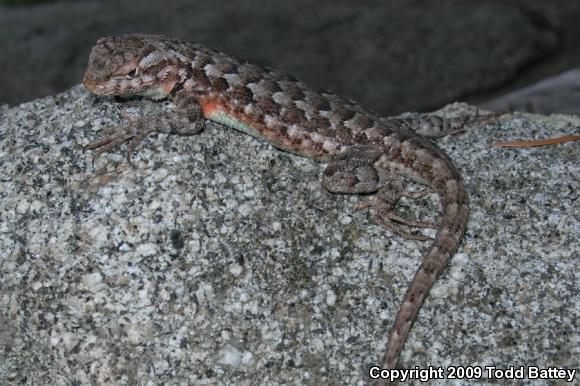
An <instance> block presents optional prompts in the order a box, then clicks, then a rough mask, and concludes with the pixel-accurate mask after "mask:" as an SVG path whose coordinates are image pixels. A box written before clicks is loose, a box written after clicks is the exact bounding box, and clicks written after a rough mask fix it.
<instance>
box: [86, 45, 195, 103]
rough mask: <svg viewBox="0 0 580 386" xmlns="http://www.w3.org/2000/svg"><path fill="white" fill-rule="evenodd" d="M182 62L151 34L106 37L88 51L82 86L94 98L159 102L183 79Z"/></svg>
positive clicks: (179, 57)
mask: <svg viewBox="0 0 580 386" xmlns="http://www.w3.org/2000/svg"><path fill="white" fill-rule="evenodd" d="M183 60H184V58H183V55H181V54H180V53H179V52H176V51H174V50H171V49H168V48H167V47H164V46H163V42H162V41H160V39H159V38H156V37H155V36H154V35H144V34H130V35H120V36H115V37H105V38H101V39H99V40H98V41H97V43H96V44H95V46H94V47H93V49H92V50H91V54H90V56H89V63H88V66H87V70H86V71H85V75H84V78H83V84H84V86H85V87H86V88H87V89H88V90H89V91H91V92H92V93H94V94H97V95H108V96H111V95H118V96H132V95H141V96H146V97H149V98H152V99H161V98H164V97H166V96H167V95H169V94H170V93H171V92H172V91H173V89H174V88H175V86H176V85H177V84H178V83H180V82H182V81H183V80H184V79H185V76H186V74H185V73H184V70H182V68H183V67H182V66H179V62H180V61H183Z"/></svg>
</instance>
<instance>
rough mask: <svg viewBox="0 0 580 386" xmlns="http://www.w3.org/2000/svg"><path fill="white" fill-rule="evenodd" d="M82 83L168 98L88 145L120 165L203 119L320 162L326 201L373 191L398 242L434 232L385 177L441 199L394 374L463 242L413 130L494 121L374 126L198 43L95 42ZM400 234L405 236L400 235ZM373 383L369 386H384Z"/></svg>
mask: <svg viewBox="0 0 580 386" xmlns="http://www.w3.org/2000/svg"><path fill="white" fill-rule="evenodd" d="M83 84H84V85H85V87H86V88H87V89H88V90H89V91H91V92H92V93H94V94H97V95H105V96H135V95H137V96H143V97H147V98H150V99H153V100H160V99H164V98H169V99H171V100H172V101H173V102H174V103H175V105H176V109H175V110H174V111H172V112H169V113H165V114H164V115H161V116H147V117H142V118H130V119H129V122H128V124H127V125H124V126H121V127H116V128H113V130H112V131H111V132H110V133H108V135H106V136H105V137H103V138H101V139H99V140H96V141H94V142H91V143H90V144H89V145H88V146H87V147H88V148H90V149H97V150H96V152H95V155H94V157H93V160H94V159H96V158H97V157H99V156H100V155H101V154H102V153H104V152H108V151H110V150H112V149H113V148H116V147H118V146H120V145H121V144H122V143H125V142H128V153H127V157H128V158H129V156H130V154H131V152H132V151H133V150H134V148H135V147H136V145H137V144H138V143H139V142H140V141H141V140H142V139H143V138H145V137H146V136H147V135H149V134H150V133H152V132H155V131H157V132H164V133H170V134H180V135H192V134H195V133H197V132H199V131H201V130H202V129H203V123H204V120H203V118H205V119H209V120H213V121H216V122H219V123H222V124H225V125H227V126H229V127H232V128H234V129H237V130H240V131H242V132H244V133H247V134H250V135H252V136H255V137H258V138H261V139H264V140H266V141H268V142H270V143H271V144H273V145H274V146H276V147H278V148H280V149H283V150H286V151H289V152H292V153H295V154H298V155H301V156H305V157H310V158H313V159H316V160H319V161H323V162H329V163H328V166H327V167H326V169H325V170H324V173H323V176H322V184H323V186H324V187H325V188H326V189H327V190H329V191H330V192H334V193H346V194H368V193H376V194H375V196H374V199H373V200H372V201H371V202H369V203H367V204H366V205H365V206H374V217H375V220H376V221H377V222H378V223H379V224H380V225H382V226H384V227H386V228H388V229H389V230H391V231H393V233H395V234H398V235H400V236H402V237H405V238H410V239H418V240H425V239H427V238H426V237H424V236H422V235H420V234H415V233H412V232H410V231H409V230H408V229H407V228H408V227H411V228H413V227H420V228H426V227H434V226H433V225H431V224H424V223H420V222H416V221H410V220H406V219H404V218H401V217H399V216H397V215H395V214H394V213H393V209H394V207H395V205H396V203H397V200H398V199H399V197H401V196H402V195H409V196H414V197H416V196H417V194H415V195H412V194H410V193H405V192H404V191H403V189H402V188H401V187H399V186H397V184H395V183H393V182H392V181H393V178H392V177H393V174H397V175H402V176H404V177H407V178H410V179H412V180H414V181H417V182H420V183H422V184H424V185H427V186H428V187H429V189H430V190H431V191H434V192H436V193H437V194H438V195H439V197H440V201H441V208H442V210H441V216H440V220H439V222H438V225H437V226H436V228H437V232H436V236H435V238H434V240H433V242H432V245H431V246H430V247H429V249H428V250H427V251H426V253H425V254H424V256H423V262H422V263H421V265H420V267H419V268H418V270H417V272H416V274H415V277H414V278H413V280H412V281H411V284H410V285H409V287H408V290H407V292H406V294H405V296H404V298H403V301H402V303H401V306H400V308H399V311H398V313H397V316H396V319H395V323H394V325H393V327H392V329H391V331H390V334H389V339H388V343H387V347H386V351H385V355H384V358H383V365H382V368H383V369H394V368H396V366H397V360H398V357H399V354H400V352H401V350H402V348H403V346H404V344H405V341H406V339H407V336H408V334H409V329H410V328H411V326H412V325H413V323H414V321H415V319H416V318H417V314H418V312H419V310H420V308H421V306H422V304H423V301H424V300H425V297H426V296H427V294H428V292H429V290H430V289H431V287H432V286H433V283H434V282H435V280H436V279H437V277H438V276H439V275H440V274H441V273H442V272H443V270H444V269H445V267H446V265H447V263H448V262H449V260H450V259H451V257H452V256H453V255H454V254H455V252H456V251H457V248H458V246H459V244H460V242H461V240H462V238H463V234H464V232H465V229H466V226H467V221H468V212H469V208H468V195H467V192H466V190H465V187H464V185H463V183H462V180H461V176H460V174H459V172H458V170H457V169H456V167H455V166H454V165H453V163H452V162H451V160H450V159H449V157H448V156H447V155H446V154H445V153H443V151H441V150H440V149H439V148H438V147H437V146H435V145H434V144H433V143H432V142H431V141H430V140H429V139H427V138H425V137H422V136H420V135H418V134H416V133H415V132H414V131H415V130H417V129H435V130H441V129H443V130H445V131H447V132H449V131H459V130H461V129H462V128H463V127H464V126H466V125H470V124H477V123H481V122H486V121H487V120H489V119H492V118H494V117H495V116H496V115H494V114H490V115H488V116H475V117H460V118H451V119H442V118H439V117H436V116H427V115H425V116H420V117H416V118H382V117H378V116H377V115H375V114H374V113H371V112H368V111H365V110H364V109H363V108H361V107H360V106H359V105H357V104H356V103H354V102H352V101H347V100H344V99H342V98H340V97H339V96H337V95H334V94H332V93H330V92H327V91H324V90H317V89H313V88H310V87H308V86H307V85H305V84H304V83H303V82H301V81H300V80H298V79H296V78H294V77H291V76H287V75H283V74H281V73H279V72H277V71H274V70H271V69H268V68H264V67H261V66H258V65H255V64H250V63H245V62H240V61H238V60H236V59H234V58H232V57H231V56H229V55H227V54H224V53H222V52H217V51H213V50H211V49H208V48H206V47H204V46H202V45H199V44H194V43H189V42H186V41H183V40H180V39H176V38H169V37H165V36H159V35H146V34H128V35H120V36H116V37H107V38H101V39H99V40H98V41H97V43H96V45H95V46H94V47H93V49H92V51H91V54H90V57H89V64H88V68H87V70H86V73H85V76H84V79H83ZM406 227H407V228H406ZM385 383H386V380H379V381H378V384H385Z"/></svg>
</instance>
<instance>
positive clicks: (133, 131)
mask: <svg viewBox="0 0 580 386" xmlns="http://www.w3.org/2000/svg"><path fill="white" fill-rule="evenodd" d="M172 99H173V101H174V103H175V105H176V109H175V111H172V112H168V113H164V114H162V115H155V116H144V117H139V118H133V117H130V116H128V115H126V114H123V116H124V118H125V119H127V121H128V122H127V124H124V125H121V126H117V127H112V128H109V129H107V130H106V131H107V135H106V136H105V137H103V138H100V139H97V140H95V141H93V142H91V143H89V144H88V145H86V146H85V148H87V149H96V152H95V154H94V155H93V158H92V161H93V163H94V161H95V160H96V159H97V158H99V157H100V156H101V155H102V154H103V153H106V152H108V151H110V150H112V149H114V148H116V147H119V146H120V145H122V144H123V143H125V142H128V145H127V160H128V162H129V163H130V162H131V153H132V152H133V150H135V147H136V146H137V145H138V144H139V143H140V142H141V141H142V140H143V139H144V138H145V137H147V136H148V135H149V134H151V133H153V132H159V133H167V134H178V135H193V134H196V133H198V132H200V131H201V130H203V128H204V123H205V120H204V119H203V114H202V109H201V106H200V105H199V103H198V102H197V101H196V100H195V99H194V98H193V97H192V96H191V95H190V94H188V93H185V92H183V91H181V92H178V93H176V94H175V96H174V97H173V98H172Z"/></svg>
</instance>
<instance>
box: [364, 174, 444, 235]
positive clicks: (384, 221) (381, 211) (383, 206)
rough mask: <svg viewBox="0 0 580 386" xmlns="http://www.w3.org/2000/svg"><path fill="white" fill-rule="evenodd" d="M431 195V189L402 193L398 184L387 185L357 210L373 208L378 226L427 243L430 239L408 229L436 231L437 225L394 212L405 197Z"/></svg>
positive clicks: (374, 218)
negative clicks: (400, 200)
mask: <svg viewBox="0 0 580 386" xmlns="http://www.w3.org/2000/svg"><path fill="white" fill-rule="evenodd" d="M430 193H432V190H431V189H426V190H423V191H419V192H402V191H401V189H400V188H399V187H398V186H397V185H396V184H387V185H385V186H383V187H382V188H381V189H380V190H379V191H378V193H377V195H376V196H375V197H373V198H372V199H370V200H369V201H366V202H363V203H362V204H360V205H358V206H357V208H356V210H362V209H366V208H369V207H373V209H374V214H373V220H374V221H375V222H376V223H377V224H379V225H382V226H384V227H385V228H387V229H388V230H390V231H391V232H393V233H394V234H396V235H398V236H401V237H403V238H405V239H408V240H419V241H426V240H430V238H429V237H427V236H423V235H421V234H416V233H413V232H411V231H409V230H407V229H406V228H407V227H408V228H422V229H426V228H432V229H435V228H436V227H437V226H436V225H435V224H433V223H429V222H421V221H414V220H409V219H407V218H404V217H402V216H399V215H397V214H395V213H394V212H393V210H394V208H395V205H396V204H397V201H398V200H399V199H400V198H401V197H403V196H404V197H409V198H413V199H416V198H420V197H423V196H425V195H427V194H430Z"/></svg>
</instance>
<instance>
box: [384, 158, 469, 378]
mask: <svg viewBox="0 0 580 386" xmlns="http://www.w3.org/2000/svg"><path fill="white" fill-rule="evenodd" d="M439 160H440V161H442V162H441V163H440V164H439V165H440V166H443V165H444V167H441V168H439V170H437V171H435V170H431V171H430V173H431V175H430V176H429V177H430V178H429V179H427V180H430V181H431V183H430V184H429V185H432V187H433V188H434V189H435V190H436V191H437V192H438V193H439V194H440V197H441V207H442V215H441V220H440V221H441V222H440V226H439V230H438V232H437V234H436V236H435V239H434V241H433V244H432V245H431V247H430V248H429V249H428V251H427V252H426V253H425V255H424V258H423V262H422V263H421V266H420V267H419V269H418V270H417V272H416V273H415V277H414V278H413V280H412V281H411V285H410V286H409V289H408V290H407V293H406V294H405V296H404V298H403V302H402V304H401V306H400V308H399V311H398V313H397V317H396V319H395V324H394V325H393V328H392V329H391V331H390V333H389V340H388V343H387V348H386V352H385V356H384V359H383V361H384V362H383V363H384V364H383V368H384V369H395V368H396V366H397V360H398V357H399V354H400V353H401V350H402V349H403V346H404V344H405V341H406V340H407V335H408V334H409V330H410V328H411V326H412V325H413V322H414V321H415V320H416V318H417V314H418V313H419V310H420V308H421V306H422V304H423V301H424V300H425V297H426V296H427V294H428V293H429V290H430V289H431V287H432V286H433V283H434V282H435V280H436V279H437V277H438V276H439V275H440V274H441V273H442V272H443V270H444V269H445V267H446V265H447V263H448V262H449V260H450V259H451V257H453V255H454V254H455V252H456V251H457V249H458V247H459V244H460V243H461V240H462V238H463V234H464V232H465V229H466V227H467V220H468V215H469V207H468V195H467V191H466V190H465V187H464V185H463V183H462V181H461V177H460V175H459V172H458V171H457V169H456V168H455V167H454V166H453V164H451V162H447V159H446V157H445V156H443V157H442V158H439Z"/></svg>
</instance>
